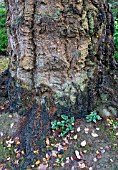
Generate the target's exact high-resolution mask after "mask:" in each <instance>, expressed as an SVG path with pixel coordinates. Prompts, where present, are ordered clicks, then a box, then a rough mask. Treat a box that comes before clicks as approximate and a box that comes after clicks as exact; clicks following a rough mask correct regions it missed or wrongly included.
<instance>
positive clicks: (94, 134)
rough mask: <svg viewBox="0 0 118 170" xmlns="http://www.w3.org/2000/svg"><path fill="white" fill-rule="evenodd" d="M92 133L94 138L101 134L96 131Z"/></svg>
mask: <svg viewBox="0 0 118 170" xmlns="http://www.w3.org/2000/svg"><path fill="white" fill-rule="evenodd" d="M91 135H92V136H93V137H94V138H96V137H98V136H99V135H98V134H97V133H95V132H92V133H91Z"/></svg>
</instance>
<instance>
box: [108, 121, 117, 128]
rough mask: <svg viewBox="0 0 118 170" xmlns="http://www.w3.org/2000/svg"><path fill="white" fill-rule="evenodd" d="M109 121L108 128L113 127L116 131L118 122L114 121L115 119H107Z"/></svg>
mask: <svg viewBox="0 0 118 170" xmlns="http://www.w3.org/2000/svg"><path fill="white" fill-rule="evenodd" d="M107 121H108V126H112V127H113V128H114V129H116V128H117V127H118V122H117V121H115V120H113V119H107Z"/></svg>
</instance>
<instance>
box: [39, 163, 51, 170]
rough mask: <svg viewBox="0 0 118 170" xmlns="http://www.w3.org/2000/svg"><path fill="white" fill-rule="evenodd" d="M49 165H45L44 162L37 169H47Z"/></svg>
mask: <svg viewBox="0 0 118 170" xmlns="http://www.w3.org/2000/svg"><path fill="white" fill-rule="evenodd" d="M47 167H48V165H47V164H46V165H44V164H40V166H39V167H38V169H37V170H46V168H47Z"/></svg>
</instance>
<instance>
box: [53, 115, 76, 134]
mask: <svg viewBox="0 0 118 170" xmlns="http://www.w3.org/2000/svg"><path fill="white" fill-rule="evenodd" d="M73 122H74V117H71V118H70V119H69V117H68V116H66V115H61V120H60V121H57V120H54V121H53V122H51V128H52V129H56V130H58V129H60V130H61V136H64V135H65V134H67V133H68V132H69V131H72V130H74V127H73V125H72V123H73Z"/></svg>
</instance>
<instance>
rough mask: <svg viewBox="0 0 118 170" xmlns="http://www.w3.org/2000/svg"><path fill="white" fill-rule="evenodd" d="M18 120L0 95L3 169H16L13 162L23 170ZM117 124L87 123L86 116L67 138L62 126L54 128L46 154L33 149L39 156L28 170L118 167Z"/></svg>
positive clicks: (112, 121) (115, 169)
mask: <svg viewBox="0 0 118 170" xmlns="http://www.w3.org/2000/svg"><path fill="white" fill-rule="evenodd" d="M6 62H7V61H5V63H6ZM1 70H2V71H3V69H1ZM2 88H4V87H2ZM19 119H20V116H18V114H17V113H14V114H11V113H10V112H9V102H8V99H7V98H6V96H4V97H0V170H14V168H13V167H14V165H16V166H17V170H23V169H22V168H20V167H21V166H22V164H23V161H24V157H25V153H24V151H23V150H22V149H21V148H20V140H19V136H15V137H13V133H15V132H16V129H17V123H18V121H19ZM57 119H58V117H57ZM117 124H118V119H117V118H106V119H102V120H100V121H97V123H92V122H90V123H87V122H86V119H84V118H83V119H76V120H75V121H74V123H72V125H73V127H74V130H73V131H70V132H69V133H67V135H65V136H64V137H61V135H60V130H59V129H58V130H53V131H52V134H51V136H47V137H46V141H45V143H46V148H45V149H44V155H45V156H44V157H43V158H40V150H34V151H33V152H34V153H35V154H36V155H37V158H38V157H39V159H37V160H34V162H32V164H31V165H29V166H28V167H27V168H26V170H81V169H83V170H118V161H117V160H118V140H117V139H118V125H117Z"/></svg>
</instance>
